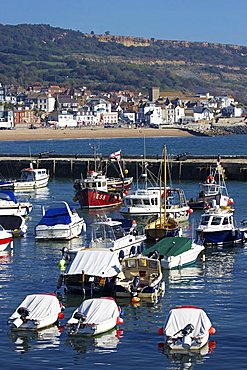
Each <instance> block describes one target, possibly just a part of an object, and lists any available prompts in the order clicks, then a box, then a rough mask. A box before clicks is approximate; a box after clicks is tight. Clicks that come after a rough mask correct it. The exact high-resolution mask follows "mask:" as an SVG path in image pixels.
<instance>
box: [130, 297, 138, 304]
mask: <svg viewBox="0 0 247 370" xmlns="http://www.w3.org/2000/svg"><path fill="white" fill-rule="evenodd" d="M131 302H132V303H138V302H140V298H139V297H132V299H131Z"/></svg>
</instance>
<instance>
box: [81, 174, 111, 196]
mask: <svg viewBox="0 0 247 370" xmlns="http://www.w3.org/2000/svg"><path fill="white" fill-rule="evenodd" d="M82 187H83V188H86V189H95V190H100V191H107V179H106V177H105V175H102V174H101V173H98V172H95V171H89V172H88V173H87V177H86V178H85V179H84V180H83V181H82Z"/></svg>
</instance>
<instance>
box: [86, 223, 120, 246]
mask: <svg viewBox="0 0 247 370" xmlns="http://www.w3.org/2000/svg"><path fill="white" fill-rule="evenodd" d="M125 236H126V231H125V230H124V228H123V227H122V223H121V222H119V221H112V220H111V219H109V220H106V221H105V222H104V221H102V222H95V223H93V224H92V226H91V246H93V247H95V246H96V245H98V244H99V243H100V244H101V245H102V247H104V248H111V247H113V245H114V241H116V240H118V239H121V238H123V237H125Z"/></svg>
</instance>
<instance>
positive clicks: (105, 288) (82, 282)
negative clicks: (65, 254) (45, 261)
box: [57, 248, 121, 297]
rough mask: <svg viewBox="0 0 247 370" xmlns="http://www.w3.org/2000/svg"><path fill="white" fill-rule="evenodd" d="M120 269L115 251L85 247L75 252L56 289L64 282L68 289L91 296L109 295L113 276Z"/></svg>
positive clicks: (111, 291)
mask: <svg viewBox="0 0 247 370" xmlns="http://www.w3.org/2000/svg"><path fill="white" fill-rule="evenodd" d="M61 261H64V259H62V260H61ZM61 261H60V262H61ZM120 269H121V265H120V261H119V256H118V254H117V253H115V252H112V251H110V250H109V249H104V248H85V249H82V250H79V251H78V252H77V253H76V255H75V257H74V259H73V260H72V262H71V265H69V266H68V267H67V268H65V272H64V271H63V272H62V273H61V275H60V276H59V279H58V283H57V289H60V288H61V286H62V284H63V283H64V285H65V287H66V290H68V291H74V292H79V293H80V294H81V293H83V295H90V296H91V297H92V296H94V295H100V296H102V295H104V296H105V295H110V296H111V295H112V294H113V291H114V284H115V278H116V276H117V274H118V273H119V272H120Z"/></svg>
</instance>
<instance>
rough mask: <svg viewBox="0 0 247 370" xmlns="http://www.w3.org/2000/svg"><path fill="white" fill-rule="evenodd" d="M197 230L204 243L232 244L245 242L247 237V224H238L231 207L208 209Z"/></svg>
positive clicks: (198, 236)
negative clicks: (239, 225)
mask: <svg viewBox="0 0 247 370" xmlns="http://www.w3.org/2000/svg"><path fill="white" fill-rule="evenodd" d="M195 231H196V234H197V238H198V239H200V240H202V241H203V244H204V245H218V246H232V245H235V244H242V243H244V242H245V240H246V238H247V225H246V226H244V225H243V226H241V227H238V226H237V225H236V223H235V220H234V211H233V210H232V209H231V208H230V207H219V206H216V207H214V208H210V209H208V210H206V211H205V212H204V213H203V214H202V216H201V219H200V223H199V225H198V226H197V227H196V228H195Z"/></svg>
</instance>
